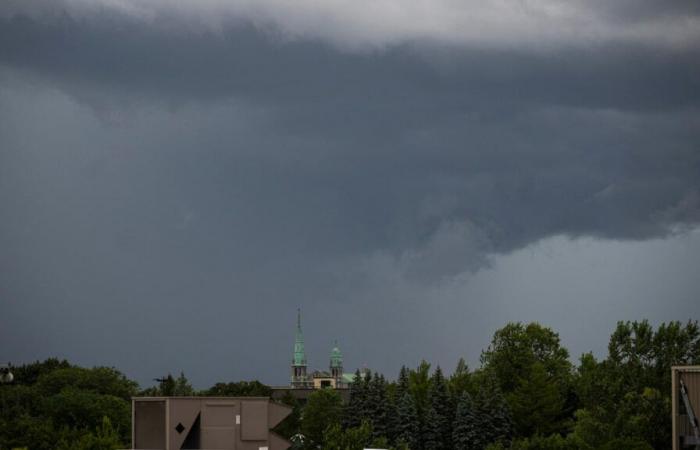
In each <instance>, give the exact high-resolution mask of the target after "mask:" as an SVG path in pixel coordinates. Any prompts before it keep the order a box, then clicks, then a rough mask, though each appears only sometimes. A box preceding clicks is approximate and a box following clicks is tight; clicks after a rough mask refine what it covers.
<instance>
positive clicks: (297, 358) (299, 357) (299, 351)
mask: <svg viewBox="0 0 700 450" xmlns="http://www.w3.org/2000/svg"><path fill="white" fill-rule="evenodd" d="M292 365H294V366H305V365H306V353H305V352H304V335H303V334H302V332H301V309H298V310H297V332H296V337H295V339H294V360H293V363H292Z"/></svg>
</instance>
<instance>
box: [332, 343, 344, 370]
mask: <svg viewBox="0 0 700 450" xmlns="http://www.w3.org/2000/svg"><path fill="white" fill-rule="evenodd" d="M331 367H343V354H342V353H340V349H339V348H338V341H335V347H333V350H331Z"/></svg>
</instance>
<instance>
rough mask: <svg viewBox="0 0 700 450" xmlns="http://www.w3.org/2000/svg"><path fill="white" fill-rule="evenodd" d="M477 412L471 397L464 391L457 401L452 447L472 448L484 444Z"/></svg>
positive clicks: (460, 448)
mask: <svg viewBox="0 0 700 450" xmlns="http://www.w3.org/2000/svg"><path fill="white" fill-rule="evenodd" d="M476 413H477V412H476V410H475V409H474V403H473V402H472V399H471V397H470V396H469V394H468V393H467V392H463V393H462V395H461V396H460V397H459V401H458V403H457V412H456V414H455V421H454V423H453V430H452V448H454V449H455V450H471V449H478V448H481V447H482V446H483V443H482V442H481V430H480V429H479V423H478V420H477V416H476Z"/></svg>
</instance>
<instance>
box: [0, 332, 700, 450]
mask: <svg viewBox="0 0 700 450" xmlns="http://www.w3.org/2000/svg"><path fill="white" fill-rule="evenodd" d="M682 364H700V328H699V326H698V322H697V321H689V322H687V323H685V324H682V323H680V322H670V323H664V324H661V325H659V326H658V327H657V328H654V327H652V326H651V325H650V324H649V322H647V321H640V322H619V323H618V324H617V326H616V328H615V330H613V333H612V335H611V336H610V340H609V344H608V354H607V356H606V357H605V358H604V359H600V360H598V359H596V358H595V357H594V356H593V355H592V354H591V353H587V354H584V355H582V356H581V357H580V359H579V360H578V363H577V364H573V363H572V362H571V361H570V358H569V352H568V351H567V350H566V349H565V348H564V347H563V346H562V345H561V342H560V339H559V336H558V334H557V333H556V332H554V331H553V330H552V329H550V328H547V327H544V326H542V325H539V324H537V323H529V324H523V323H509V324H507V325H506V326H504V327H503V328H501V329H499V330H497V331H496V332H495V333H494V335H493V338H492V340H491V343H490V345H489V346H488V348H487V349H485V350H484V351H483V352H482V354H481V358H480V365H479V367H478V368H476V369H474V370H472V369H470V368H469V367H468V366H467V365H466V364H465V362H464V360H460V361H459V362H458V364H457V366H456V368H455V369H454V370H453V371H452V373H450V374H445V373H444V372H443V370H442V369H441V368H440V367H435V368H433V367H432V366H431V364H429V363H428V362H426V361H423V362H421V363H420V364H419V365H418V366H417V367H415V368H407V367H402V368H401V370H400V371H399V373H398V376H397V378H396V379H395V380H388V379H387V378H386V377H385V376H384V375H382V374H379V373H376V372H375V373H371V372H368V371H366V372H360V371H358V372H356V373H355V378H354V380H353V383H352V384H351V387H350V395H349V401H348V402H347V403H343V401H342V400H341V397H340V395H339V393H338V392H337V391H334V390H332V389H324V390H318V391H316V392H314V393H313V394H312V395H311V396H310V397H309V399H308V401H307V402H306V404H304V405H302V404H299V403H298V402H297V401H296V400H295V399H294V398H293V397H292V396H291V395H287V396H285V398H284V399H283V400H282V401H283V402H285V403H287V404H289V405H291V406H292V407H293V410H294V412H293V414H292V415H291V416H290V417H288V418H287V419H286V420H285V421H284V422H282V423H281V424H280V425H279V426H278V428H277V429H276V431H277V432H278V433H279V434H281V435H283V436H285V437H287V438H289V439H290V440H291V441H292V442H293V444H294V446H293V448H295V449H299V450H310V449H318V448H322V449H328V450H355V449H362V448H364V447H369V446H371V447H374V448H391V449H395V450H406V449H410V450H442V449H444V450H447V449H457V450H460V449H475V450H482V449H483V450H505V449H514V450H528V449H545V450H546V449H552V450H555V449H556V450H559V449H561V450H568V449H572V450H574V449H576V450H593V449H601V450H613V449H623V450H624V449H630V450H631V449H635V450H637V449H668V448H670V447H671V419H670V417H671V406H670V405H671V398H670V396H671V381H670V368H671V366H672V365H682ZM12 370H13V373H14V375H15V382H14V383H12V384H11V385H2V386H0V406H1V407H2V411H1V413H0V449H10V448H26V449H30V450H35V449H36V450H45V449H46V450H48V449H58V450H67V449H77V450H108V449H109V450H111V449H115V448H127V447H129V439H130V430H131V423H130V421H131V412H130V407H131V403H130V398H131V397H132V396H135V395H173V396H178V395H185V396H187V395H214V396H269V395H270V394H271V392H272V391H271V389H270V388H269V387H268V386H265V385H264V384H262V383H260V382H258V381H241V382H229V383H217V384H215V385H214V386H212V387H210V388H208V389H205V390H201V391H197V390H195V389H193V388H192V386H191V384H190V383H189V381H188V380H187V378H186V377H185V376H184V374H182V373H180V375H179V376H178V377H173V376H172V375H168V376H166V377H164V378H163V379H161V380H160V381H159V384H158V385H156V386H153V387H149V388H146V389H140V388H139V386H138V385H137V383H135V382H134V381H132V380H129V379H128V378H127V377H125V376H124V375H123V374H122V373H121V372H119V371H118V370H117V369H114V368H107V367H95V368H83V367H78V366H75V365H72V364H70V363H68V362H67V361H59V360H57V359H48V360H46V361H43V362H36V363H32V364H26V365H23V366H19V367H14V368H13V369H12Z"/></svg>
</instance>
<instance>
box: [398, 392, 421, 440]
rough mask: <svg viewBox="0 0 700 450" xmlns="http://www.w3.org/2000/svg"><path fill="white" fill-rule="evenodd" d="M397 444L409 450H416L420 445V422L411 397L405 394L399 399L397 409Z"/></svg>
mask: <svg viewBox="0 0 700 450" xmlns="http://www.w3.org/2000/svg"><path fill="white" fill-rule="evenodd" d="M396 412H397V418H398V426H397V438H396V441H397V443H404V444H406V445H407V446H408V448H411V449H418V448H419V445H420V422H419V420H418V412H417V411H416V404H415V401H414V400H413V396H412V395H411V394H410V393H408V392H406V393H404V394H403V397H401V398H400V399H399V404H398V408H397V411H396Z"/></svg>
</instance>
